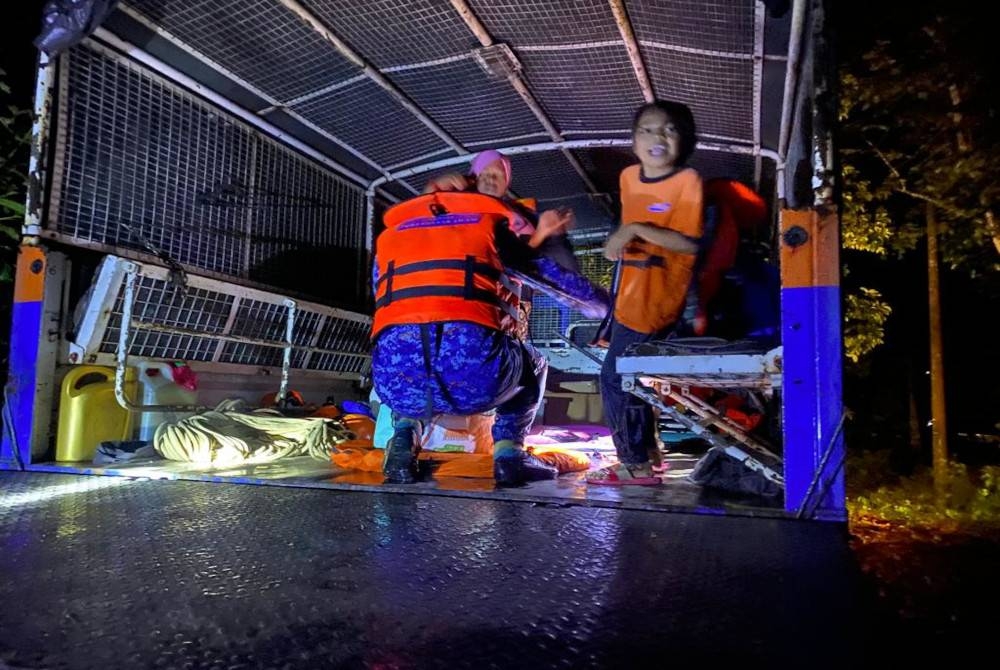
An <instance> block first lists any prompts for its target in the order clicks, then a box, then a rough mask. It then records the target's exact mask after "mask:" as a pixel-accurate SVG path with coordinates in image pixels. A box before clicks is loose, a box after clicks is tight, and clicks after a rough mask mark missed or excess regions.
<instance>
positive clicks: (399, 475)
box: [382, 425, 420, 484]
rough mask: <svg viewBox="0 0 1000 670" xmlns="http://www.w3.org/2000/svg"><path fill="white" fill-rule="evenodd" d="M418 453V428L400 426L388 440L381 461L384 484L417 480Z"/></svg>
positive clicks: (409, 482) (410, 482)
mask: <svg viewBox="0 0 1000 670" xmlns="http://www.w3.org/2000/svg"><path fill="white" fill-rule="evenodd" d="M419 453H420V430H419V429H418V427H417V426H414V425H406V426H400V427H399V428H397V429H396V431H395V432H394V433H393V435H392V439H391V440H389V445H388V446H387V447H386V450H385V460H384V461H382V474H384V475H385V483H386V484H412V483H413V482H415V481H416V480H417V454H419Z"/></svg>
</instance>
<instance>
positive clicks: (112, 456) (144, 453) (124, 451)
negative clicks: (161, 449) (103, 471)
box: [94, 440, 160, 465]
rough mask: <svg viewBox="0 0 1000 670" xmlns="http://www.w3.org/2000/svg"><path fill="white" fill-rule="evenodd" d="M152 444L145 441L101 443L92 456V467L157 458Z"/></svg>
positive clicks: (157, 455)
mask: <svg viewBox="0 0 1000 670" xmlns="http://www.w3.org/2000/svg"><path fill="white" fill-rule="evenodd" d="M159 457H160V456H159V454H157V453H156V451H155V450H154V449H153V443H152V442H147V441H145V440H132V441H128V442H101V444H100V446H99V447H97V453H95V454H94V465H109V464H111V463H127V462H128V461H131V460H133V459H136V458H159Z"/></svg>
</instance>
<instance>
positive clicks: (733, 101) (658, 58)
mask: <svg viewBox="0 0 1000 670" xmlns="http://www.w3.org/2000/svg"><path fill="white" fill-rule="evenodd" d="M643 53H644V54H645V58H646V66H647V68H648V70H649V76H650V78H651V79H652V80H653V86H654V88H655V89H656V93H657V95H659V96H660V97H662V98H667V99H670V100H677V101H678V102H683V103H685V104H686V105H688V106H689V107H691V111H692V112H693V113H694V119H695V122H696V123H697V125H698V132H699V134H712V135H720V136H723V137H727V138H732V139H739V140H744V141H747V142H750V141H752V140H753V103H754V99H753V61H752V60H750V59H749V58H745V59H740V58H722V57H718V56H712V55H705V54H699V53H684V52H677V51H670V50H666V49H659V48H649V47H644V49H643Z"/></svg>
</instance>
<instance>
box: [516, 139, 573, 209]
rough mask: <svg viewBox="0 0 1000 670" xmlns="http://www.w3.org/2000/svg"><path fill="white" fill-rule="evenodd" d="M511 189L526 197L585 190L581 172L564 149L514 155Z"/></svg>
mask: <svg viewBox="0 0 1000 670" xmlns="http://www.w3.org/2000/svg"><path fill="white" fill-rule="evenodd" d="M510 158H511V168H512V170H511V171H512V174H513V179H512V181H511V188H512V189H513V190H514V191H515V192H517V194H518V195H520V196H521V197H524V198H537V199H539V200H542V199H545V198H558V197H561V196H569V195H578V194H580V193H585V192H586V187H585V186H584V184H583V180H582V179H581V178H580V175H579V174H578V173H577V172H576V170H574V169H573V166H572V165H570V163H569V161H567V160H566V157H565V156H564V155H563V153H562V152H561V151H542V152H538V153H533V154H517V155H515V156H511V157H510Z"/></svg>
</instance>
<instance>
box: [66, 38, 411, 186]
mask: <svg viewBox="0 0 1000 670" xmlns="http://www.w3.org/2000/svg"><path fill="white" fill-rule="evenodd" d="M94 37H96V38H98V39H100V40H101V41H102V42H105V43H107V44H108V45H110V46H111V47H114V48H115V49H117V50H119V51H121V52H122V53H123V54H125V55H126V56H127V57H128V58H130V59H132V60H134V61H136V62H138V63H142V64H143V65H145V66H146V67H148V68H150V69H151V70H153V71H154V72H156V73H157V74H159V75H161V76H163V77H165V78H166V79H168V80H170V81H171V82H173V83H174V84H177V85H179V86H181V87H183V88H185V89H187V90H189V91H190V92H192V93H196V94H197V95H199V96H201V97H203V98H205V99H206V100H208V101H209V102H211V103H212V104H213V105H215V106H216V107H218V108H220V109H223V110H225V111H226V112H229V113H230V114H232V115H233V116H235V117H237V118H239V119H240V120H241V121H244V122H246V123H247V124H249V125H250V126H252V127H253V128H254V129H256V130H257V131H259V132H261V133H263V134H264V135H266V136H268V137H270V138H272V139H275V140H278V141H279V142H281V143H283V144H285V145H287V146H289V147H291V148H293V149H295V150H296V151H298V152H299V153H300V154H302V155H304V156H308V157H309V158H311V159H313V160H314V161H316V162H318V163H319V164H321V165H323V166H324V167H326V168H328V169H329V170H330V171H331V172H333V173H336V174H337V175H338V176H339V177H341V178H343V177H346V178H347V179H349V180H351V181H352V182H354V183H355V184H357V185H359V186H361V187H362V188H363V185H364V184H365V183H366V182H368V181H369V180H368V178H367V177H365V176H363V175H360V174H358V173H357V172H354V171H353V170H350V169H348V168H346V167H344V166H343V165H341V164H340V163H337V162H336V161H334V160H333V159H332V158H330V157H329V156H327V155H326V154H324V153H322V152H321V151H318V150H317V149H315V148H313V147H312V146H310V145H308V144H306V143H305V142H303V141H302V140H300V139H298V138H296V137H294V136H292V135H290V134H289V133H287V132H285V131H283V130H281V129H280V128H278V127H277V126H275V125H272V124H271V123H269V122H268V121H266V120H265V119H262V118H261V117H260V116H259V115H258V114H255V113H254V112H252V111H250V110H248V109H246V108H245V107H241V106H239V105H237V104H236V103H234V102H233V101H231V100H230V99H229V98H226V97H224V96H222V95H220V94H219V93H216V92H215V91H213V90H211V89H209V88H208V87H206V86H203V85H202V84H200V83H199V82H197V81H195V80H194V79H192V78H191V77H189V76H187V75H186V74H184V73H183V72H181V71H179V70H177V69H175V68H173V67H171V66H170V65H167V64H166V63H164V62H163V61H161V60H160V59H158V58H156V57H155V56H153V55H152V54H150V53H148V52H146V51H143V50H142V49H140V48H139V47H138V46H136V45H134V44H132V43H131V42H128V41H126V40H124V39H122V38H120V37H118V36H117V35H115V34H114V33H112V32H111V31H109V30H107V29H106V28H98V29H97V30H96V31H94ZM85 43H86V44H87V45H88V46H90V47H92V48H94V49H96V50H98V51H101V53H105V54H108V55H111V56H115V55H116V54H114V52H112V51H110V50H109V49H108V47H106V46H104V45H102V44H101V43H100V42H97V41H95V40H94V39H92V38H88V39H87V40H86V42H85ZM380 172H384V170H382V169H381V168H380ZM386 197H388V198H391V199H393V200H395V198H394V197H393V196H392V195H391V194H387V196H386Z"/></svg>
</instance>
